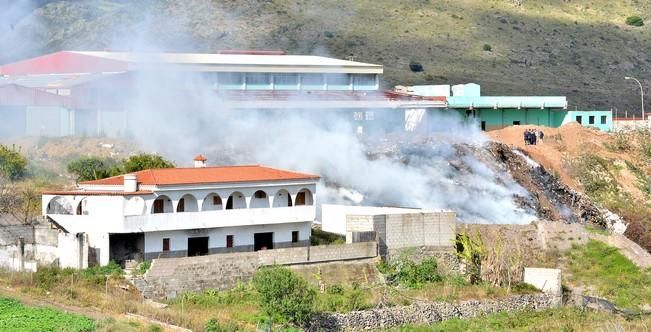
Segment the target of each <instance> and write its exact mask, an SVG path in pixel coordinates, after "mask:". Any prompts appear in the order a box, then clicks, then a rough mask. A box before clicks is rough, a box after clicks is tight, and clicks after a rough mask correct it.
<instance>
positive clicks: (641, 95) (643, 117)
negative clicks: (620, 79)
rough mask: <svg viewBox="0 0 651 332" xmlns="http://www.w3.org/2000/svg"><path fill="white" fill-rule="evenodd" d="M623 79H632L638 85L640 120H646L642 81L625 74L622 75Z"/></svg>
mask: <svg viewBox="0 0 651 332" xmlns="http://www.w3.org/2000/svg"><path fill="white" fill-rule="evenodd" d="M624 79H626V80H633V81H635V82H637V85H639V86H640V98H642V120H643V121H646V117H645V116H644V88H642V83H640V80H638V79H637V78H635V77H631V76H626V77H624ZM645 126H646V122H645Z"/></svg>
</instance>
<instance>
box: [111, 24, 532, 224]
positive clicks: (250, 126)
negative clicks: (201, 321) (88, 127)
mask: <svg viewBox="0 0 651 332" xmlns="http://www.w3.org/2000/svg"><path fill="white" fill-rule="evenodd" d="M145 16H146V15H145ZM147 25H148V23H147V21H144V22H143V23H142V29H140V30H137V31H134V33H133V34H132V35H131V36H130V38H129V39H128V40H120V41H119V42H117V41H116V43H118V44H116V45H128V46H129V47H130V48H131V49H132V50H133V51H136V52H138V51H144V52H143V53H142V57H141V59H140V60H141V61H142V62H143V63H145V64H147V65H146V66H144V67H146V70H143V71H141V72H139V74H135V77H134V80H135V82H136V84H135V86H133V87H130V89H129V91H123V90H120V86H114V87H111V90H113V91H120V93H124V94H125V95H127V97H126V100H127V103H126V104H125V105H124V107H125V109H126V110H127V112H128V123H129V127H130V135H132V136H133V137H134V138H135V139H136V140H137V141H138V142H139V143H141V144H142V145H143V146H144V147H145V148H146V149H148V150H150V151H156V152H159V153H161V154H163V155H165V156H166V157H168V158H172V159H174V160H175V161H176V162H177V163H178V164H179V165H187V162H188V161H190V160H191V158H192V156H193V155H195V154H197V153H204V154H206V155H207V156H208V158H209V159H210V160H211V161H212V162H213V164H214V163H261V164H265V165H269V166H273V167H281V168H288V169H294V170H299V171H305V172H312V173H316V174H320V175H321V176H322V177H323V181H322V186H321V187H320V189H319V196H318V200H319V201H320V202H321V203H346V204H377V205H390V206H406V207H422V208H447V209H455V210H457V212H458V214H459V216H460V218H461V219H462V220H465V221H468V222H483V223H525V222H530V221H531V220H533V219H535V216H534V215H533V212H531V211H527V210H524V209H522V208H520V207H518V204H516V202H515V200H514V198H516V197H519V199H520V200H523V199H524V200H526V199H528V197H529V194H528V193H527V191H526V190H525V189H523V188H522V187H520V186H519V185H517V184H516V183H515V182H514V181H513V180H512V179H511V178H510V177H509V176H508V174H507V173H506V172H505V171H504V170H503V169H501V168H500V166H499V165H497V163H495V162H494V161H492V159H491V158H490V157H488V156H487V155H486V152H485V151H484V150H483V149H482V147H481V145H482V144H483V142H484V141H485V137H484V136H483V134H482V133H481V132H480V131H479V130H478V128H477V127H478V126H477V125H476V124H472V123H471V124H465V123H464V122H463V121H462V120H461V119H460V118H458V117H455V116H453V115H440V116H438V117H437V118H435V119H430V121H431V122H432V123H433V128H434V132H433V133H432V134H431V135H430V136H429V137H425V138H423V137H420V136H417V135H415V134H409V133H395V134H392V135H388V136H377V137H376V136H365V137H359V136H357V135H356V134H355V128H354V127H353V125H352V121H351V119H352V114H351V112H352V111H334V110H322V109H321V110H320V109H318V108H315V107H314V105H315V104H316V103H318V101H316V100H301V103H302V106H301V107H299V108H298V109H291V110H289V109H288V110H277V111H263V110H259V111H256V110H247V111H244V110H234V109H232V108H231V107H229V101H226V100H221V99H220V98H219V97H218V96H217V95H216V94H215V93H214V91H213V90H212V87H211V84H210V83H209V82H207V81H206V80H205V78H204V77H201V76H199V75H194V74H191V73H185V72H183V73H182V72H178V71H174V70H170V69H169V68H165V67H161V66H159V65H158V63H157V61H156V59H155V57H153V56H151V55H148V54H151V52H155V51H162V50H163V49H162V48H160V47H159V45H157V42H156V39H155V38H154V37H153V36H152V27H151V26H147ZM180 29H181V31H182V27H181V28H180ZM192 41H193V39H192V38H190V37H188V38H187V39H186V42H187V44H191V43H192ZM198 48H199V47H198ZM317 106H318V105H317ZM395 111H396V112H401V111H400V110H395ZM378 121H381V120H378Z"/></svg>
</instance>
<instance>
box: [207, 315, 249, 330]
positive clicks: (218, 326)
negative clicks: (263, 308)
mask: <svg viewBox="0 0 651 332" xmlns="http://www.w3.org/2000/svg"><path fill="white" fill-rule="evenodd" d="M203 330H204V331H205V332H235V331H241V329H240V327H239V326H237V325H235V324H233V323H230V322H229V323H226V324H223V323H220V322H219V321H218V320H217V319H215V318H212V319H209V320H208V321H207V322H206V325H205V326H204V328H203Z"/></svg>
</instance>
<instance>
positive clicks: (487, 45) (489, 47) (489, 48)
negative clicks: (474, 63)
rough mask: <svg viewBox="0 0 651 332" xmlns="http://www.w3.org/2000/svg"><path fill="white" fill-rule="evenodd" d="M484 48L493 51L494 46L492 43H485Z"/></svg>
mask: <svg viewBox="0 0 651 332" xmlns="http://www.w3.org/2000/svg"><path fill="white" fill-rule="evenodd" d="M482 49H483V50H484V51H487V52H491V51H493V46H491V45H490V44H484V46H483V47H482Z"/></svg>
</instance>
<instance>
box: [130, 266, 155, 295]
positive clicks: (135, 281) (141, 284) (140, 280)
mask: <svg viewBox="0 0 651 332" xmlns="http://www.w3.org/2000/svg"><path fill="white" fill-rule="evenodd" d="M152 264H153V262H152ZM124 265H125V266H124V278H125V279H127V280H128V281H129V282H130V283H131V284H132V285H133V286H134V287H136V289H137V290H138V291H140V293H141V294H142V296H143V297H144V298H146V299H151V298H153V296H154V287H153V286H152V285H150V284H149V283H148V282H147V279H145V275H146V274H147V272H145V274H144V275H139V274H137V273H135V271H136V270H137V269H138V262H136V261H127V262H125V264H124Z"/></svg>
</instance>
